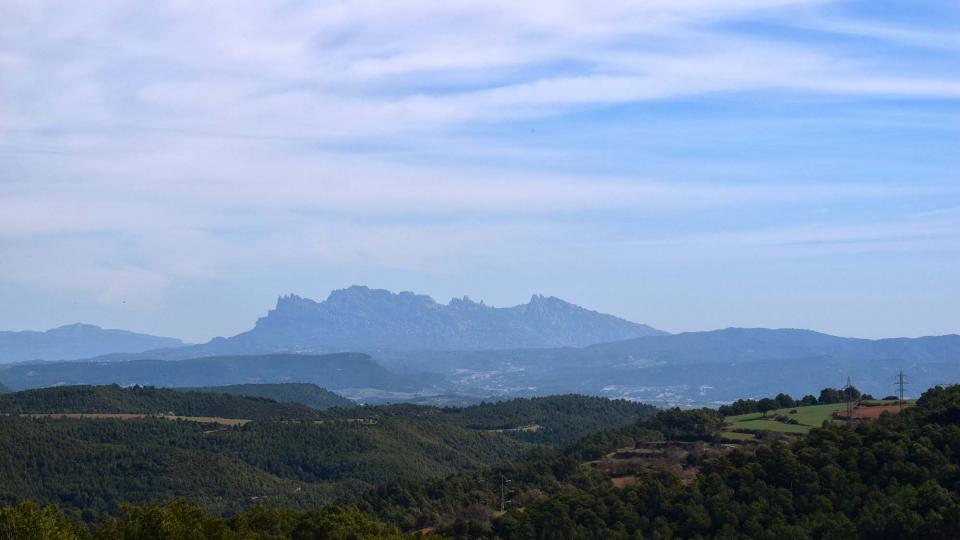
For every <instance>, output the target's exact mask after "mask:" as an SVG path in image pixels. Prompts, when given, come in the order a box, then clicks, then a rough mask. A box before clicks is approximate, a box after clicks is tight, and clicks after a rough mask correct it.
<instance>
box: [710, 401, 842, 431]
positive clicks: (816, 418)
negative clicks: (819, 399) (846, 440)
mask: <svg viewBox="0 0 960 540" xmlns="http://www.w3.org/2000/svg"><path fill="white" fill-rule="evenodd" d="M844 407H846V405H845V404H843V403H834V404H830V405H808V406H806V407H794V408H785V409H775V410H772V411H770V412H768V413H767V416H766V418H764V416H763V415H762V414H760V413H749V414H740V415H737V416H728V417H727V418H726V421H727V422H728V423H729V424H730V425H729V426H727V427H726V429H725V431H728V432H731V431H733V430H737V429H751V430H757V431H776V432H778V433H807V432H808V431H810V428H812V427H820V426H821V425H822V424H823V421H824V420H829V419H830V418H831V415H833V413H834V411H840V410H843V409H844ZM792 410H796V411H797V412H796V413H794V414H790V411H792ZM777 415H783V416H786V417H787V418H792V419H795V420H796V421H797V422H799V423H798V424H785V423H783V422H777V421H776V420H773V417H775V416H777Z"/></svg>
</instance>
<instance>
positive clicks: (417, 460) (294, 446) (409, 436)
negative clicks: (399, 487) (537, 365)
mask: <svg viewBox="0 0 960 540" xmlns="http://www.w3.org/2000/svg"><path fill="white" fill-rule="evenodd" d="M158 395H159V396H161V397H163V399H168V398H172V399H180V400H183V402H184V403H193V404H194V405H196V406H198V407H199V408H197V409H194V410H191V412H195V413H197V414H198V415H199V416H213V415H214V414H213V413H214V412H219V413H220V414H221V415H226V414H227V411H224V410H222V409H216V408H212V409H211V408H202V407H200V405H204V406H206V405H209V404H213V405H216V404H218V403H223V402H231V403H232V402H234V400H243V401H250V402H252V403H255V404H260V405H261V406H269V407H271V408H273V407H276V406H281V405H282V406H284V407H286V406H288V405H289V404H278V403H274V402H272V401H267V400H257V399H252V400H250V399H248V398H239V397H235V396H227V395H223V394H201V393H195V392H188V393H181V392H173V391H169V390H162V389H153V388H131V389H122V388H119V387H64V388H56V389H47V390H45V391H25V392H20V393H18V394H17V395H14V396H13V397H16V398H17V401H15V402H14V403H17V404H18V406H21V407H23V408H25V409H27V410H30V411H56V412H65V411H77V410H79V411H81V412H101V411H103V410H104V409H106V411H109V412H120V411H123V412H130V411H131V410H138V409H136V408H134V407H133V406H134V405H138V406H145V405H144V404H145V403H156V402H157V400H156V399H153V397H155V396H158ZM24 396H26V398H24ZM196 396H211V397H212V401H209V402H208V401H196V402H194V401H193V400H194V399H195V398H196ZM4 397H7V396H4ZM106 398H110V399H106ZM134 398H136V399H137V401H136V403H134V402H133V400H134ZM7 405H8V406H10V405H11V404H10V402H8V403H7ZM94 405H96V406H95V407H94ZM174 405H176V403H174ZM155 406H156V405H150V407H149V408H145V409H140V410H144V411H145V412H146V411H153V410H154V409H153V407H155ZM7 410H11V409H7ZM161 410H162V409H161ZM180 410H183V409H180ZM271 410H272V409H271ZM652 410H653V409H652V408H651V407H648V406H644V405H639V404H635V403H630V402H623V401H618V400H606V399H602V398H588V397H584V396H557V397H553V398H537V399H533V400H530V399H523V400H512V401H508V402H503V403H502V404H489V405H483V406H480V407H476V408H474V407H469V408H465V409H437V408H435V407H423V406H410V405H398V406H383V407H359V408H354V409H349V410H343V409H336V410H331V411H326V412H323V413H320V412H317V411H310V412H311V413H312V414H316V415H318V416H316V417H315V419H308V420H263V421H255V422H252V423H249V424H246V425H244V426H236V427H227V426H223V425H216V424H204V423H198V422H186V421H171V420H167V419H157V418H147V419H141V420H115V419H101V420H62V419H48V418H30V417H25V416H17V415H12V416H0V502H4V501H6V502H12V501H17V500H24V499H32V500H36V501H38V502H40V503H42V504H50V503H54V504H58V505H60V506H62V507H63V508H64V509H65V510H67V511H68V512H69V513H70V514H71V515H80V514H82V513H84V512H85V515H86V517H85V519H87V520H95V519H100V518H102V517H103V516H104V515H108V514H114V513H116V512H117V511H118V510H119V505H120V503H122V502H127V503H134V504H141V503H149V502H156V501H163V500H166V499H168V498H171V497H186V498H188V499H189V500H191V501H193V502H196V503H198V504H200V505H201V506H203V507H204V508H206V509H208V510H211V511H216V512H224V513H233V512H240V511H244V510H246V509H249V508H251V507H252V506H255V505H257V504H268V505H271V506H282V507H288V508H293V509H306V508H310V507H313V506H316V505H319V504H325V503H329V502H332V501H334V500H336V499H338V498H341V497H344V496H348V495H352V494H356V493H360V492H362V491H365V490H368V489H370V488H372V487H375V486H380V485H385V484H387V483H389V482H391V481H396V480H404V481H409V482H422V481H425V480H428V479H431V478H442V477H444V476H447V475H450V474H453V473H457V472H464V471H475V470H479V469H481V468H483V467H486V466H490V465H494V464H497V463H502V462H504V461H508V460H513V459H516V458H518V457H520V456H521V455H523V454H524V453H526V452H529V451H530V450H531V449H533V448H534V447H535V445H533V444H531V442H536V443H540V444H543V443H550V444H555V445H559V444H562V443H564V442H569V441H571V440H576V438H577V435H579V434H580V433H582V432H585V431H595V430H599V429H605V428H610V427H611V426H620V425H623V424H630V423H633V422H636V420H637V419H638V418H641V417H643V416H644V415H648V414H650V412H651V411H652ZM535 423H536V424H537V425H540V426H541V429H538V430H536V431H523V430H510V429H509V428H508V429H507V430H502V431H501V430H498V429H499V428H501V427H503V426H509V427H513V426H527V425H530V424H535Z"/></svg>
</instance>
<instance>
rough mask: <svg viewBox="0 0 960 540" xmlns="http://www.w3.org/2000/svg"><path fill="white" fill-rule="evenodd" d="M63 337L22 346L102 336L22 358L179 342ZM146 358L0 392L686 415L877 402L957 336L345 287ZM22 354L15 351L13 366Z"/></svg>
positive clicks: (51, 371) (942, 360)
mask: <svg viewBox="0 0 960 540" xmlns="http://www.w3.org/2000/svg"><path fill="white" fill-rule="evenodd" d="M67 328H68V329H70V328H72V329H73V330H72V331H68V330H65V329H57V330H54V331H51V332H46V333H36V332H35V333H33V334H41V335H46V334H52V335H53V336H62V335H64V334H71V333H75V334H77V335H78V336H83V335H92V336H101V337H102V339H100V340H96V339H92V340H90V341H86V340H84V339H80V338H74V341H73V343H75V344H76V345H75V346H73V347H72V348H63V349H55V348H52V346H50V347H48V348H47V349H42V348H40V347H39V346H38V347H37V348H34V349H31V350H32V351H33V352H32V353H30V354H28V355H27V356H26V357H27V358H43V357H46V358H78V357H81V356H83V355H84V354H85V352H88V351H90V350H92V348H93V347H94V346H96V347H99V348H100V349H99V350H104V349H108V348H109V347H113V349H112V350H114V351H117V350H122V349H118V348H117V347H120V346H121V345H122V346H125V347H128V350H130V349H135V347H134V345H133V343H131V342H122V341H121V342H114V341H111V339H113V338H118V339H119V337H126V338H129V339H131V340H133V339H134V338H132V337H130V336H135V337H136V339H137V340H139V341H136V343H139V349H140V350H145V349H147V348H151V345H155V344H157V343H161V344H168V343H169V342H170V341H173V342H174V343H179V342H176V340H168V339H167V338H154V337H151V336H140V335H137V334H130V333H127V332H119V331H112V330H101V329H99V328H96V327H84V326H74V327H67ZM89 329H92V330H89ZM90 332H92V333H90ZM11 334H23V333H0V336H4V337H6V338H7V339H8V340H9V339H10V338H9V335H11ZM118 336H119V337H118ZM63 343H66V342H65V341H64V342H63ZM64 347H67V346H66V345H64ZM152 348H153V350H145V352H128V353H113V354H107V355H103V356H98V357H95V358H92V359H90V361H88V362H76V361H72V362H56V363H26V364H17V365H12V366H0V383H2V384H4V385H6V386H7V387H9V388H10V389H13V390H20V389H24V388H35V387H41V386H52V385H62V384H107V383H118V384H122V385H127V384H149V385H154V386H170V387H185V386H220V385H231V384H250V383H290V382H300V383H312V384H317V385H319V386H322V387H324V388H329V389H331V390H335V391H338V392H339V393H341V394H343V395H346V396H347V397H349V398H351V399H354V400H359V401H363V402H384V401H396V400H404V401H417V402H427V403H430V402H432V401H430V400H433V399H440V398H441V397H442V399H447V400H453V401H451V402H470V401H471V400H473V399H478V398H479V399H485V398H488V397H507V396H530V395H546V394H553V393H567V392H577V393H584V394H594V395H602V396H608V397H622V398H628V399H635V400H642V401H647V402H650V403H657V404H661V405H663V404H668V405H699V404H709V403H714V402H722V401H729V400H733V399H737V398H741V397H755V396H761V395H766V394H768V393H769V392H770V391H772V389H775V390H776V391H787V392H791V393H796V394H802V393H810V392H817V391H819V389H820V388H823V387H824V386H841V385H842V384H843V383H844V382H845V381H846V378H847V377H848V376H849V377H852V378H853V380H854V384H855V385H857V386H858V387H860V388H861V389H862V390H865V391H867V392H870V393H874V394H883V395H886V394H889V393H892V392H893V380H894V376H895V374H896V373H897V372H898V371H899V370H901V369H903V370H904V371H906V372H907V376H908V379H909V380H910V381H911V384H913V385H914V387H915V388H918V389H919V388H927V387H930V386H933V385H936V384H946V383H951V382H958V381H960V336H957V335H948V336H938V337H923V338H916V339H906V338H897V339H880V340H868V339H854V338H842V337H836V336H830V335H826V334H821V333H817V332H812V331H809V330H792V329H784V330H770V329H762V328H728V329H725V330H715V331H708V332H687V333H681V334H667V333H665V332H661V331H659V330H656V329H654V328H651V327H649V326H645V325H642V324H636V323H632V322H629V321H625V320H623V319H618V318H616V317H613V316H611V315H605V314H602V313H597V312H595V311H590V310H587V309H584V308H581V307H578V306H575V305H573V304H570V303H567V302H564V301H562V300H559V299H557V298H552V297H544V296H539V295H537V296H534V297H533V298H531V300H530V302H529V303H527V304H522V305H519V306H515V307H509V308H494V307H489V306H486V305H484V304H483V303H478V302H473V301H471V300H469V299H467V298H463V299H454V300H452V301H451V302H450V303H448V304H445V305H444V304H439V303H437V302H435V301H433V299H431V298H430V297H428V296H423V295H417V294H413V293H409V292H402V293H399V294H396V293H392V292H389V291H385V290H375V289H369V288H367V287H358V286H355V287H350V288H348V289H343V290H337V291H333V292H332V293H331V294H330V296H329V297H328V298H327V299H326V300H324V301H322V302H315V301H313V300H309V299H306V298H301V297H299V296H295V295H290V296H283V297H281V298H280V299H279V300H278V301H277V305H276V307H275V308H274V309H273V310H271V311H270V312H269V313H267V315H266V316H265V317H262V318H261V319H259V320H258V321H257V322H256V324H255V326H254V328H253V329H251V330H250V331H248V332H244V333H242V334H239V335H236V336H234V337H231V338H216V339H214V340H212V341H210V342H208V343H205V344H202V345H189V346H177V347H167V348H156V347H155V346H154V347H152ZM2 350H3V349H2V348H0V351H2ZM51 350H53V351H55V352H52V353H51V352H49V351H51ZM43 351H48V352H43ZM341 352H342V353H344V354H333V353H341ZM347 352H350V353H354V354H345V353H347ZM24 354H25V353H23V349H21V353H20V356H19V357H16V358H19V359H24ZM13 357H14V356H12V355H8V356H6V357H4V356H0V358H13ZM173 360H177V361H173ZM8 361H9V360H8ZM798 397H799V396H798ZM423 400H426V401H423Z"/></svg>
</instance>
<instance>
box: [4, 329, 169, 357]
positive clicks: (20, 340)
mask: <svg viewBox="0 0 960 540" xmlns="http://www.w3.org/2000/svg"><path fill="white" fill-rule="evenodd" d="M183 344H184V343H183V342H182V341H180V340H179V339H174V338H168V337H157V336H150V335H147V334H137V333H135V332H128V331H126V330H108V329H104V328H100V327H99V326H94V325H92V324H80V323H77V324H70V325H66V326H61V327H59V328H54V329H52V330H47V331H46V332H35V331H30V330H27V331H22V332H3V331H0V363H9V362H22V361H27V360H75V359H78V358H89V357H91V356H98V355H101V354H109V353H127V352H129V353H136V352H142V351H148V350H151V349H160V348H167V347H179V346H182V345H183Z"/></svg>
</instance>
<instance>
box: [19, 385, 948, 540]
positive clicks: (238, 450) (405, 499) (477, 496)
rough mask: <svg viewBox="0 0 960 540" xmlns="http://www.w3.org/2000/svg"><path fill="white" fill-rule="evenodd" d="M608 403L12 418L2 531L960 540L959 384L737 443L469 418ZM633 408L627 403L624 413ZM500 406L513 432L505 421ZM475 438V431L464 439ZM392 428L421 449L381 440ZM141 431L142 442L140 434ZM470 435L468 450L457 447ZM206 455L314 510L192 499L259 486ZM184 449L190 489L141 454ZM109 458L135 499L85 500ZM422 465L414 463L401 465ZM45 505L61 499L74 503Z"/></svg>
mask: <svg viewBox="0 0 960 540" xmlns="http://www.w3.org/2000/svg"><path fill="white" fill-rule="evenodd" d="M551 399H552V398H551ZM577 404H579V406H578V405H577ZM527 405H529V407H526V406H527ZM600 405H601V402H595V401H593V399H592V398H586V399H584V398H578V397H575V396H563V397H559V398H556V402H555V403H550V402H549V401H538V400H532V401H530V400H519V401H516V402H504V403H501V404H484V405H482V406H479V407H475V408H468V409H463V410H459V409H455V410H449V411H444V410H438V409H433V410H430V409H429V408H425V407H411V406H405V407H385V408H361V409H360V410H361V411H363V412H364V415H362V416H354V417H353V418H352V420H354V421H352V422H346V421H335V420H333V419H334V418H339V419H340V420H346V419H348V417H346V416H344V413H343V411H338V414H339V416H331V417H330V419H329V420H330V425H329V426H328V424H325V423H323V422H321V423H317V424H310V425H311V426H316V428H312V427H311V428H307V426H306V425H305V424H304V423H303V422H289V421H288V422H269V421H267V422H264V421H261V422H251V423H249V424H247V425H244V426H238V427H231V428H228V429H225V430H223V431H219V432H216V433H206V432H207V431H209V430H208V429H207V428H209V426H207V425H204V424H199V423H193V422H183V421H180V422H174V421H169V420H162V419H145V420H137V421H123V420H98V421H77V420H52V419H35V418H22V417H15V416H10V417H6V418H3V420H2V426H3V429H5V430H8V431H7V433H4V434H3V435H2V436H0V440H4V441H11V440H14V439H17V440H18V441H22V444H12V445H10V446H9V447H8V448H4V451H3V454H2V455H3V456H4V457H3V467H4V471H3V472H4V474H3V479H4V480H3V490H2V491H3V493H4V494H3V498H4V502H5V503H6V504H7V507H6V508H4V510H2V511H0V535H4V534H6V535H7V536H8V537H15V538H19V537H23V534H25V533H23V531H28V530H36V531H46V532H45V533H44V534H42V535H40V536H34V537H36V538H53V537H56V538H74V537H76V538H83V537H93V538H135V537H139V536H138V535H140V534H143V533H144V531H148V530H149V531H156V534H157V536H156V537H159V538H182V537H188V536H184V535H185V534H187V531H189V532H190V533H189V537H190V538H301V537H302V538H314V537H320V538H401V537H403V536H404V535H410V534H413V533H416V532H418V531H421V532H429V533H430V534H431V535H434V536H435V537H449V538H522V539H527V538H530V539H534V538H571V539H573V538H584V539H587V538H614V539H618V538H622V539H633V538H659V539H665V538H771V539H774V538H775V539H782V538H790V539H793V538H796V539H804V538H810V539H813V538H818V539H819V538H838V539H839V538H917V537H925V538H944V539H946V538H956V537H958V536H960V454H957V451H956V450H955V449H957V448H960V386H951V387H947V388H942V387H937V388H933V389H931V390H929V391H927V392H926V393H924V394H923V396H922V397H921V398H920V399H919V400H918V401H917V403H916V406H915V407H910V408H907V409H906V410H904V411H903V412H902V413H899V414H890V413H884V414H882V415H881V416H880V418H879V419H878V420H876V421H870V422H861V423H858V424H856V425H852V426H851V425H848V424H847V423H830V422H826V423H825V424H824V426H823V427H822V428H817V429H813V430H811V432H810V434H809V435H806V436H803V437H792V438H783V439H779V440H772V441H767V442H757V443H752V444H744V445H730V444H725V443H722V442H720V432H719V429H720V427H721V426H722V425H723V417H722V416H721V415H720V414H719V413H718V412H716V411H713V410H709V409H698V410H686V411H682V410H679V409H670V410H664V411H661V412H659V413H656V414H655V415H652V416H650V415H643V417H642V418H640V419H636V420H634V421H633V422H631V423H629V424H628V425H625V426H622V427H617V428H612V429H609V428H608V429H599V430H595V432H594V433H592V434H590V435H587V436H584V437H581V438H579V439H577V440H574V441H571V442H565V443H559V444H552V445H544V444H532V443H529V442H522V441H520V440H516V439H512V438H510V437H508V436H507V434H508V433H511V432H508V431H492V432H490V431H481V430H477V429H470V428H469V427H463V426H471V425H480V426H482V427H485V428H486V427H491V426H494V427H495V426H501V427H500V428H497V429H501V430H502V429H504V428H503V427H502V426H508V425H509V426H513V427H516V426H517V424H521V423H522V424H523V425H529V423H532V422H535V421H537V420H538V419H542V418H543V416H542V415H543V414H545V413H544V411H545V410H547V411H549V410H555V409H556V410H569V411H570V414H574V411H576V410H580V411H583V414H584V417H585V418H587V419H589V418H593V417H595V415H596V414H598V410H597V409H598V407H599V406H600ZM622 407H624V405H623V404H622V403H617V404H614V405H611V410H612V411H616V410H620V409H621V408H622ZM498 408H499V409H501V410H502V415H503V416H502V420H503V423H502V424H498V423H497V420H496V419H497V415H496V414H495V413H493V411H495V410H497V409H498ZM438 419H442V420H443V421H437V420H438ZM511 422H512V423H511ZM588 423H589V422H586V421H585V422H584V425H585V426H586V424H588ZM334 425H335V426H337V427H336V428H335V429H329V428H330V426H334ZM427 426H429V429H427ZM313 429H316V430H315V431H311V430H313ZM507 429H509V428H507ZM378 430H384V431H383V432H382V433H383V437H384V439H382V440H378V439H377V437H375V436H374V435H372V434H373V433H379V431H378ZM463 433H471V434H472V435H473V436H474V437H476V438H473V439H470V438H467V439H464V438H463ZM520 433H529V432H520ZM533 433H536V432H533ZM211 435H212V436H211ZM65 438H66V439H65ZM386 439H389V440H391V441H394V442H396V441H399V440H407V441H409V440H411V439H417V442H414V443H405V444H404V446H403V447H389V446H377V444H385V443H384V441H385V440H386ZM64 440H69V441H70V442H71V444H62V442H63V441H64ZM94 440H96V441H97V442H96V443H93V442H92V441H94ZM131 440H136V441H142V446H141V445H138V446H136V447H125V446H124V444H121V441H131ZM558 440H559V438H558ZM83 441H86V442H87V444H91V445H105V446H111V447H117V450H116V452H117V454H115V455H109V456H107V455H103V454H98V452H102V451H103V448H102V447H101V448H97V449H94V447H93V446H90V447H84V446H82V445H80V444H81V443H82V442H83ZM277 441H282V444H281V447H282V451H280V452H278V451H277V450H278V446H276V442H277ZM456 445H461V446H460V447H459V449H460V452H459V453H452V454H451V453H449V452H450V451H451V448H455V447H456ZM200 448H205V449H208V450H210V451H209V452H207V453H204V454H202V455H203V456H206V457H207V458H209V457H210V456H214V455H216V456H220V457H221V459H223V463H222V466H223V467H226V466H227V465H226V464H228V463H229V464H238V463H244V464H247V465H251V468H250V469H249V471H250V473H249V474H254V473H253V471H254V470H256V471H265V472H266V473H268V474H269V476H264V477H262V478H259V479H256V480H255V481H254V482H260V483H261V485H262V486H264V487H266V486H269V482H270V481H276V479H280V480H284V481H288V482H290V483H289V484H287V485H285V486H284V490H289V489H290V488H293V492H295V493H298V494H299V493H302V494H303V495H302V497H303V498H302V499H300V502H299V503H298V502H297V498H298V497H301V495H297V496H287V497H283V496H280V495H277V496H276V497H272V498H271V497H267V498H263V499H255V500H253V501H250V504H233V505H230V504H224V502H225V501H227V500H228V499H231V498H233V499H234V500H239V499H244V498H246V499H248V500H249V499H250V498H252V497H256V496H255V495H251V494H250V493H242V492H239V491H238V492H231V491H230V489H229V487H228V486H220V487H221V488H222V489H223V490H222V491H221V492H220V493H219V494H214V493H212V492H211V491H207V492H204V493H205V494H204V495H203V496H200V497H188V500H189V502H187V501H184V500H176V499H175V497H176V496H178V495H184V494H185V493H184V492H183V491H181V492H179V493H178V492H177V491H176V490H175V489H172V486H174V485H178V486H179V483H180V482H183V481H185V480H187V479H189V478H195V479H196V480H195V482H196V486H194V487H199V486H200V485H201V484H204V483H206V484H211V483H212V484H217V483H223V482H232V481H237V482H240V480H241V479H242V476H241V475H240V473H238V472H237V470H236V469H233V470H230V469H227V468H222V469H218V468H217V467H216V466H214V465H215V464H214V463H212V462H202V461H201V462H194V463H191V462H189V461H182V460H188V459H189V458H190V456H194V457H196V456H199V455H201V454H198V453H196V452H197V450H198V449H200ZM173 449H176V452H175V455H174V457H171V458H169V459H170V460H171V461H176V462H180V464H181V465H182V466H183V467H184V470H182V471H181V474H180V475H179V476H175V477H171V478H175V480H172V479H167V480H163V481H158V480H156V474H153V473H157V472H160V471H163V472H164V474H167V473H169V471H170V469H169V468H165V467H168V465H169V464H167V465H164V464H163V463H154V464H152V465H148V466H145V465H146V463H145V462H143V461H138V460H140V459H141V458H142V457H143V456H145V455H154V456H156V457H157V458H158V459H165V458H161V456H166V454H167V453H168V452H170V451H172V450H173ZM154 452H155V453H154ZM152 453H153V454H152ZM98 455H100V456H101V457H102V458H105V459H107V460H108V461H109V463H110V464H111V467H115V469H113V470H115V472H116V473H117V477H116V480H117V482H121V483H116V484H113V485H114V486H115V488H116V489H117V490H118V491H116V492H109V490H108V491H107V492H104V493H101V494H100V495H98V496H97V497H102V498H97V497H94V496H90V495H86V496H84V495H79V494H83V493H85V492H87V493H89V490H90V486H91V485H96V484H104V485H111V480H110V479H109V477H107V478H103V479H96V478H94V476H93V475H90V476H88V477H83V473H82V469H90V468H91V467H92V468H96V467H97V466H98V465H97V464H96V463H95V462H94V463H86V464H85V467H84V466H81V465H80V463H82V462H83V460H84V459H87V460H89V459H91V458H93V459H97V458H96V456H98ZM610 456H614V457H617V458H618V459H616V460H610V459H608V458H609V457H610ZM620 458H622V459H620ZM391 460H396V461H391ZM431 460H432V461H431ZM311 464H312V465H311ZM611 464H616V465H618V466H622V467H627V468H626V469H623V470H618V469H614V468H611V467H610V465H611ZM24 465H28V467H27V468H26V469H23V467H24ZM254 465H255V466H256V469H254V467H253V466H254ZM150 466H155V467H156V468H155V469H150V468H149V467H150ZM405 466H406V467H411V468H408V469H407V471H408V472H409V473H408V474H400V475H398V474H397V471H398V470H403V468H404V467H405ZM470 469H473V470H470ZM102 470H103V469H101V472H102ZM17 471H22V472H20V473H19V474H18V473H17ZM45 475H46V476H45ZM133 477H136V478H138V479H139V481H140V482H143V483H142V484H141V485H140V486H138V488H139V489H140V490H141V491H139V492H138V491H136V490H135V489H132V486H131V485H130V484H129V483H127V484H123V483H122V481H123V479H124V478H133ZM41 478H47V480H46V481H38V479H41ZM71 478H72V479H73V481H74V482H75V483H73V484H71V483H70V482H69V480H70V479H71ZM348 478H349V479H360V480H361V481H362V482H363V483H365V484H366V486H370V487H367V488H362V489H355V490H349V489H344V490H340V491H338V490H337V489H331V490H327V491H324V492H321V491H310V490H309V489H306V490H301V491H296V488H295V487H294V486H295V485H296V486H298V487H299V486H303V487H306V486H308V484H309V483H310V481H311V480H319V479H340V480H344V481H346V480H347V479H348ZM64 480H66V481H67V483H62V482H63V481H64ZM164 482H168V483H166V484H165V483H164ZM297 482H300V484H297ZM334 485H337V484H334ZM121 486H122V487H121ZM373 486H377V487H373ZM340 487H342V486H340ZM188 491H189V490H188ZM280 491H283V490H280ZM158 493H163V494H165V495H167V496H168V497H167V499H168V501H169V502H166V503H163V504H161V505H160V506H157V505H156V503H158V502H160V501H158V500H157V499H154V498H151V497H150V496H149V494H158ZM278 493H279V491H278ZM71 497H73V498H74V499H73V500H71ZM30 501H39V503H40V504H41V505H42V504H46V503H56V505H57V506H58V507H59V509H58V507H57V506H53V507H47V508H42V507H40V506H38V505H37V504H35V503H34V502H30ZM108 501H127V502H132V503H147V504H145V505H142V506H132V507H129V506H113V505H112V503H110V502H108ZM304 501H308V502H306V503H304ZM330 501H333V502H330ZM297 508H300V510H298V509H297ZM501 508H502V509H503V510H504V511H501ZM26 537H29V536H26Z"/></svg>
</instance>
